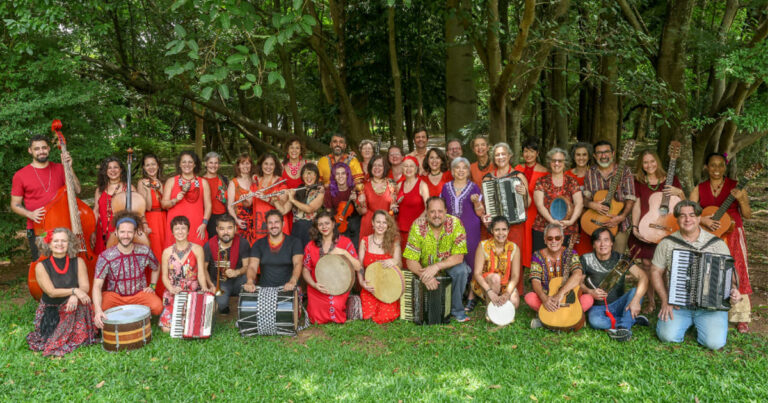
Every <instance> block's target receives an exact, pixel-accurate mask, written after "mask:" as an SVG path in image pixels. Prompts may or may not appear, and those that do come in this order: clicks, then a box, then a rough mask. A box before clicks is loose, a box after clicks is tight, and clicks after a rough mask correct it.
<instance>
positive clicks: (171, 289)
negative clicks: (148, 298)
mask: <svg viewBox="0 0 768 403" xmlns="http://www.w3.org/2000/svg"><path fill="white" fill-rule="evenodd" d="M150 289H151V288H150ZM145 290H146V288H145ZM168 291H170V292H171V294H173V295H176V294H178V293H180V292H181V287H176V286H171V288H169V289H168Z"/></svg>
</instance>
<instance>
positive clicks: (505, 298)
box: [497, 292, 512, 306]
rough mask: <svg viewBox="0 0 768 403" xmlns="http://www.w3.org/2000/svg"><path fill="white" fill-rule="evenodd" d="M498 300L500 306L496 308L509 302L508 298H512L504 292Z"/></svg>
mask: <svg viewBox="0 0 768 403" xmlns="http://www.w3.org/2000/svg"><path fill="white" fill-rule="evenodd" d="M499 298H500V299H501V304H498V305H497V306H502V305H504V304H506V303H507V301H509V299H510V298H512V294H510V293H508V292H504V293H502V294H501V295H499Z"/></svg>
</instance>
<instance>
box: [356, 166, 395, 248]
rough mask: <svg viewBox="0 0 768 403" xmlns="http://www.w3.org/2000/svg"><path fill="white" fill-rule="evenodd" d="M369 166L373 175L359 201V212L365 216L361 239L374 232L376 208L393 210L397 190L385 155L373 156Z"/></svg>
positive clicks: (364, 187) (361, 227) (361, 228)
mask: <svg viewBox="0 0 768 403" xmlns="http://www.w3.org/2000/svg"><path fill="white" fill-rule="evenodd" d="M368 167H369V168H368V171H369V172H371V177H370V179H369V180H367V181H366V182H365V185H364V186H363V195H362V197H361V199H360V200H359V203H358V206H359V207H360V208H358V213H360V214H362V216H363V218H362V221H361V223H360V239H363V238H364V237H366V236H368V235H371V234H373V213H374V212H375V211H376V210H384V211H389V212H391V211H392V208H393V207H394V202H395V192H396V191H397V184H396V183H395V181H393V180H391V179H389V178H387V171H389V166H388V165H387V160H386V159H384V157H383V156H381V155H377V156H375V157H373V158H372V159H371V161H370V162H369V163H368ZM390 214H391V213H390Z"/></svg>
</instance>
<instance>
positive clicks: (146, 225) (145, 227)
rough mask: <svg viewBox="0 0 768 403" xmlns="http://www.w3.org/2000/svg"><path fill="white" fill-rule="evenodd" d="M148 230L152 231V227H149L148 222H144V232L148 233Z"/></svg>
mask: <svg viewBox="0 0 768 403" xmlns="http://www.w3.org/2000/svg"><path fill="white" fill-rule="evenodd" d="M150 232H152V228H149V224H147V223H144V233H145V234H147V235H149V233H150Z"/></svg>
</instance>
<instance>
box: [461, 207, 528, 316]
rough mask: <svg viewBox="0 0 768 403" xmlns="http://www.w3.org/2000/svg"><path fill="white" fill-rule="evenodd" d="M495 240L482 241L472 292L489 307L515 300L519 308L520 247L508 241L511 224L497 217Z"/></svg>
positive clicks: (492, 231) (504, 218) (477, 257)
mask: <svg viewBox="0 0 768 403" xmlns="http://www.w3.org/2000/svg"><path fill="white" fill-rule="evenodd" d="M490 231H491V234H492V235H493V238H492V239H486V240H485V241H481V242H480V245H479V246H478V248H477V252H475V269H474V281H473V282H472V290H473V291H474V293H475V294H476V295H479V296H480V297H481V298H482V299H483V300H484V301H485V303H486V304H488V303H493V304H495V305H496V306H501V305H504V304H505V303H506V302H507V301H512V305H514V306H515V309H517V307H518V306H519V305H520V294H518V292H517V282H518V281H519V280H520V248H519V247H518V246H517V245H516V244H515V243H514V242H512V241H508V240H507V236H508V235H509V221H507V219H506V217H502V216H499V217H494V218H493V221H491V226H490Z"/></svg>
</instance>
